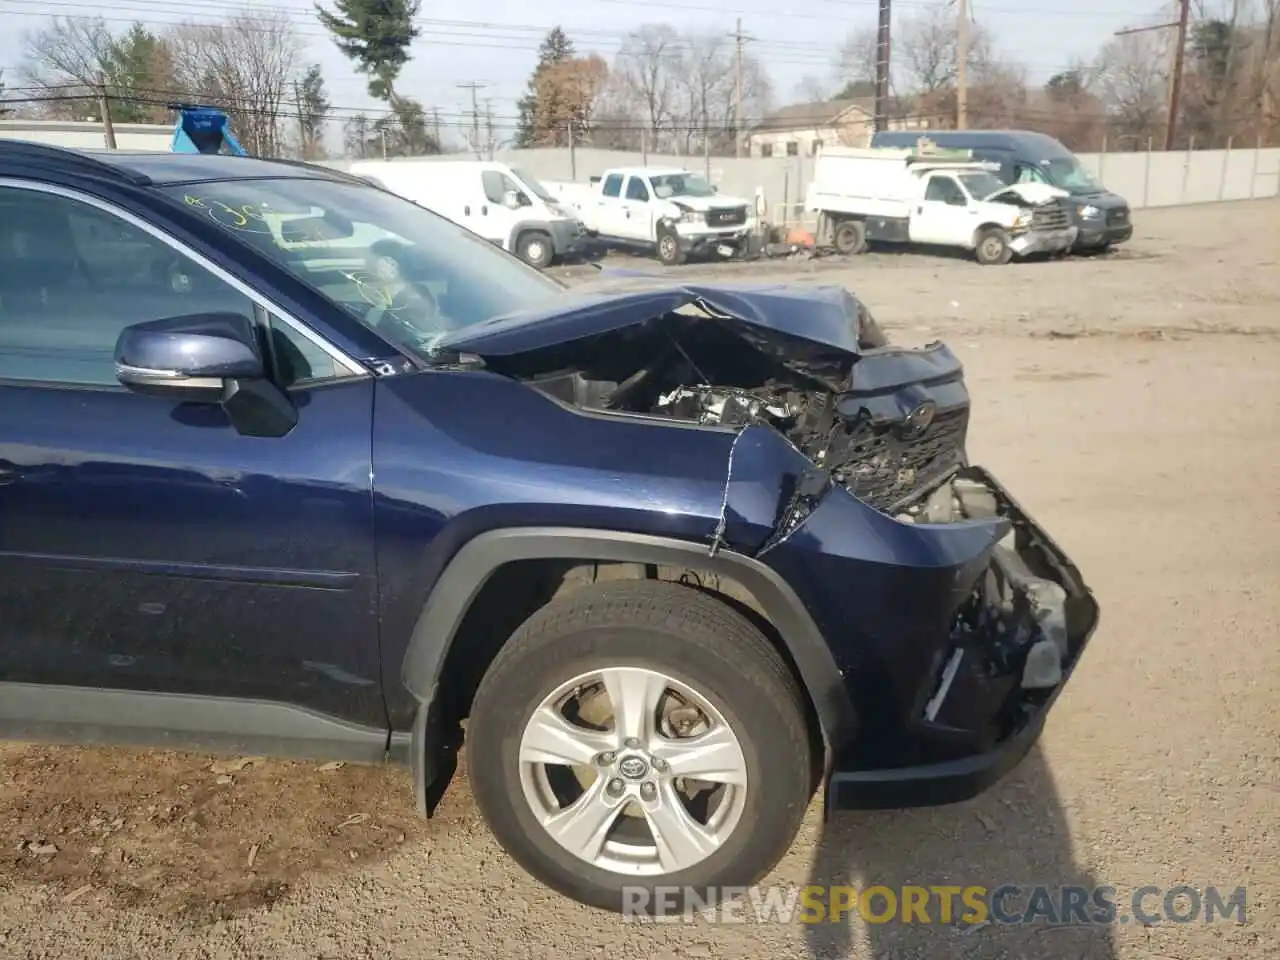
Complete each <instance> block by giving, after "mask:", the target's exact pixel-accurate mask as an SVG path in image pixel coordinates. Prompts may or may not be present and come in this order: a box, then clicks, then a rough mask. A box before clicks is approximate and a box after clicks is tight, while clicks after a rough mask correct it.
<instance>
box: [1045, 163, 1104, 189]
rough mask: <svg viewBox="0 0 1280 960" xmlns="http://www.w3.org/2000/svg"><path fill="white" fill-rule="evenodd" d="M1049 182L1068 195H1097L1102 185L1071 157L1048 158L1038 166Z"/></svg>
mask: <svg viewBox="0 0 1280 960" xmlns="http://www.w3.org/2000/svg"><path fill="white" fill-rule="evenodd" d="M1040 165H1041V166H1042V167H1043V168H1044V171H1045V173H1046V175H1047V176H1048V177H1049V181H1050V182H1051V183H1052V184H1053V185H1054V186H1057V187H1061V188H1062V189H1063V190H1066V191H1067V192H1069V193H1098V192H1099V191H1101V190H1102V185H1101V184H1100V183H1098V181H1097V180H1095V179H1093V177H1092V176H1090V175H1089V172H1088V171H1087V170H1085V168H1084V167H1082V166H1080V161H1079V160H1077V159H1076V158H1075V157H1072V156H1065V157H1050V158H1049V159H1048V160H1044V161H1041V164H1040Z"/></svg>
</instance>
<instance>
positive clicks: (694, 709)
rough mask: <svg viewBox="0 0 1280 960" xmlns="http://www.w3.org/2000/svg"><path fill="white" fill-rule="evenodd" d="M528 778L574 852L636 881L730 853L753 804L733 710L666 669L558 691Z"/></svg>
mask: <svg viewBox="0 0 1280 960" xmlns="http://www.w3.org/2000/svg"><path fill="white" fill-rule="evenodd" d="M519 761H520V782H521V787H522V789H523V793H524V797H525V800H526V801H527V802H528V804H529V806H530V808H531V809H532V811H533V813H534V816H535V817H536V818H537V819H538V822H539V823H541V825H542V827H543V828H544V829H545V830H546V831H547V833H548V834H549V835H550V836H551V838H552V839H554V840H555V841H556V842H557V843H558V844H559V845H560V846H562V847H563V848H565V849H566V850H568V851H569V852H570V853H572V854H573V855H574V856H576V857H578V858H579V859H581V860H583V861H586V862H587V863H590V864H593V865H594V866H596V867H599V868H601V869H605V870H609V871H612V872H615V873H623V874H631V875H655V874H666V873H673V872H676V871H679V870H684V869H686V868H688V867H691V866H693V865H694V864H696V863H698V862H700V861H702V860H704V859H706V858H707V857H709V856H711V855H712V854H713V853H715V852H716V851H717V850H719V849H720V848H721V847H722V846H723V844H724V842H725V841H726V840H727V839H728V837H729V836H730V834H732V832H733V831H734V829H735V828H736V827H737V826H738V824H739V821H740V820H741V817H742V812H743V809H744V807H745V804H746V797H747V790H748V782H747V766H746V759H745V756H744V754H743V750H742V745H741V743H740V742H739V740H738V737H737V735H736V734H735V733H734V731H733V730H732V729H731V728H730V726H729V724H728V723H727V722H726V721H725V719H724V717H723V716H722V715H721V713H720V712H719V711H718V710H717V709H716V708H715V707H714V706H713V705H712V704H711V703H710V702H709V701H708V700H707V698H706V697H705V696H702V695H701V694H699V693H698V692H696V691H695V690H693V689H692V688H690V687H689V686H688V685H686V684H684V683H682V682H680V681H678V680H675V679H674V678H672V677H669V676H666V675H665V674H662V673H659V672H657V671H654V670H648V669H643V668H639V667H611V668H607V669H603V670H599V671H596V672H594V673H591V674H584V675H581V676H578V677H575V678H573V679H572V680H569V681H568V682H566V683H564V684H561V685H560V686H559V687H557V688H556V689H555V690H554V691H552V692H551V693H550V694H549V695H548V696H547V697H546V698H544V699H543V701H542V703H541V704H540V705H539V706H538V708H537V709H536V710H534V711H533V714H532V715H531V716H530V717H529V719H528V720H527V722H526V723H525V727H524V732H523V735H522V737H521V742H520V752H519Z"/></svg>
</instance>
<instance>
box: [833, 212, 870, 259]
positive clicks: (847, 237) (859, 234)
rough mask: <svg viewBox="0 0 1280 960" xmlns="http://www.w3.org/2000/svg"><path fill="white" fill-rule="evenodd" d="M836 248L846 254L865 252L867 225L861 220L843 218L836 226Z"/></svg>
mask: <svg viewBox="0 0 1280 960" xmlns="http://www.w3.org/2000/svg"><path fill="white" fill-rule="evenodd" d="M835 245H836V250H837V251H839V252H840V253H843V254H844V255H846V256H850V255H853V254H858V253H865V252H866V250H867V225H866V224H865V223H863V222H862V221H861V220H844V221H841V223H840V224H839V225H838V226H837V227H836V235H835Z"/></svg>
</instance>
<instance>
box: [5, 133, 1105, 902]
mask: <svg viewBox="0 0 1280 960" xmlns="http://www.w3.org/2000/svg"><path fill="white" fill-rule="evenodd" d="M968 417H969V397H968V393H967V391H966V389H965V386H964V381H963V378H962V374H961V367H960V364H959V362H958V361H957V360H956V358H955V356H954V355H953V354H952V353H951V352H950V351H949V350H948V349H947V348H946V347H945V346H943V345H941V344H935V345H932V346H929V347H926V348H924V349H920V350H906V349H899V348H894V347H892V346H889V345H887V344H886V343H885V340H884V337H883V335H882V333H881V331H880V329H879V328H878V327H877V325H876V323H875V321H874V320H873V319H872V318H871V316H870V315H869V314H868V312H867V311H866V310H865V309H864V308H863V306H862V305H861V304H860V303H859V302H858V301H857V300H856V299H855V298H854V297H853V296H852V295H850V294H849V293H848V292H846V291H844V290H842V289H836V288H823V287H806V288H802V289H801V288H795V287H781V286H763V285H758V286H737V287H729V286H724V287H721V286H689V285H683V284H680V283H678V282H667V281H664V280H662V279H661V278H658V279H654V278H645V277H630V278H625V277H614V278H610V277H606V276H604V275H603V274H602V276H601V277H600V278H599V280H598V282H596V283H594V284H588V285H586V286H585V287H583V288H582V289H576V290H567V289H566V288H564V287H563V286H561V285H560V284H558V283H556V282H554V281H552V280H550V279H548V278H546V277H544V276H542V275H540V274H539V273H537V272H536V271H534V270H533V269H531V268H529V267H527V266H525V265H524V264H523V263H521V262H520V261H519V260H517V259H516V258H514V257H512V256H509V255H507V254H505V253H503V252H502V251H500V250H498V249H495V248H494V247H492V246H491V245H489V244H487V243H486V242H484V241H483V240H480V239H479V238H477V237H475V236H473V235H471V234H470V233H467V232H466V231H464V230H462V229H460V228H457V227H454V226H453V225H451V224H450V223H448V222H447V221H445V220H443V219H441V218H439V217H437V216H435V215H434V214H431V213H429V212H427V211H425V210H423V209H421V208H419V207H417V206H415V205H414V204H412V203H409V202H407V201H405V200H402V199H399V198H398V197H396V196H394V195H392V194H390V193H387V192H386V191H384V190H381V189H379V188H378V187H376V186H373V185H370V184H368V183H365V182H363V181H359V180H356V179H355V178H352V177H348V176H346V175H344V174H340V173H337V172H333V171H329V170H325V169H321V168H316V167H311V166H306V165H302V164H289V163H280V162H267V161H262V160H256V159H248V158H233V157H217V156H174V155H148V154H133V155H130V154H90V153H76V152H71V151H64V150H58V149H53V148H49V147H41V146H36V145H30V144H16V143H8V144H4V145H0V614H2V616H0V734H3V735H4V736H7V737H12V738H23V739H35V740H69V741H75V742H128V743H140V744H157V745H161V746H167V747H174V748H182V749H196V750H209V751H219V752H221V751H230V752H243V753H271V754H277V755H284V756H303V757H317V758H334V759H345V760H355V761H371V762H378V761H383V760H385V759H391V760H395V761H400V762H404V763H407V764H409V765H411V767H412V770H413V775H414V780H415V783H416V786H417V791H418V801H419V804H420V806H421V808H422V810H423V811H424V812H429V811H430V810H431V809H432V808H433V806H434V804H435V802H436V801H437V799H438V797H439V795H440V792H441V790H442V789H443V787H444V785H445V784H447V782H448V780H449V778H450V776H451V774H452V772H453V769H454V757H455V755H456V752H457V750H458V748H459V747H460V746H461V745H462V741H463V734H464V731H465V739H466V745H467V748H468V756H469V758H470V759H469V767H470V777H471V780H472V784H473V787H474V791H475V795H476V798H477V801H478V803H479V805H480V807H481V809H482V811H483V813H484V815H485V817H486V818H487V820H488V822H489V823H490V824H491V826H492V828H493V830H494V832H495V834H496V835H497V837H498V838H499V840H500V841H501V842H502V843H503V845H504V846H505V847H506V849H507V850H509V851H510V853H511V854H512V856H513V857H515V858H516V859H517V860H518V861H519V862H520V863H521V864H523V865H524V866H525V867H526V868H527V869H528V870H529V871H531V872H532V873H533V874H535V875H536V876H537V877H539V878H540V879H542V880H543V881H545V882H546V883H548V884H550V885H551V886H553V887H554V888H556V889H557V890H560V891H562V892H564V893H566V894H568V895H570V896H572V897H575V898H578V899H580V900H582V901H584V902H587V903H592V904H596V905H599V906H604V907H611V908H615V909H617V908H619V907H620V906H621V905H622V898H623V896H624V890H625V889H626V888H637V887H639V888H641V889H642V890H643V889H651V888H653V887H656V886H658V885H662V886H669V887H677V888H681V889H687V888H701V889H704V890H705V889H706V888H707V887H711V886H718V885H722V884H734V885H741V884H748V883H751V882H754V881H755V880H756V879H758V878H759V877H761V876H762V875H763V874H764V873H765V872H766V871H767V870H768V869H769V868H770V867H771V866H772V865H773V864H774V863H775V862H776V861H777V860H778V859H779V858H780V857H781V856H782V855H783V853H784V852H785V851H786V849H787V848H788V846H789V844H790V843H791V842H792V839H793V838H794V836H795V833H796V830H797V829H798V826H799V823H800V820H801V817H802V815H803V813H804V811H805V808H806V806H807V805H808V803H809V801H810V799H811V798H812V796H813V795H814V793H815V792H816V790H817V789H818V788H819V787H825V798H826V803H827V806H828V807H829V808H836V807H842V808H851V807H852V808H859V807H860V808H874V807H896V806H907V805H914V804H933V803H944V802H948V801H952V800H958V799H962V798H965V797H968V796H971V795H973V794H974V793H977V792H978V791H980V790H982V789H984V788H985V787H986V786H988V785H989V784H991V783H993V782H994V781H996V780H997V779H998V778H999V777H1000V776H1001V775H1003V774H1004V773H1005V772H1006V771H1007V770H1009V769H1010V768H1011V767H1013V766H1014V765H1015V764H1016V763H1017V762H1018V761H1019V759H1020V758H1021V757H1022V756H1023V755H1024V754H1025V753H1026V751H1027V750H1028V749H1029V748H1030V746H1031V745H1032V743H1033V742H1034V741H1035V739H1036V737H1037V736H1038V734H1039V732H1040V729H1041V726H1042V724H1043V722H1044V718H1045V714H1046V712H1047V711H1048V709H1049V708H1050V706H1051V705H1052V703H1053V701H1054V698H1055V697H1056V696H1057V694H1058V693H1059V692H1060V690H1061V689H1062V687H1063V684H1064V682H1065V680H1066V678H1067V677H1068V676H1069V675H1070V673H1071V671H1072V669H1073V668H1074V666H1075V664H1076V663H1077V661H1078V659H1079V657H1080V655H1081V652H1082V650H1083V648H1084V646H1085V644H1086V642H1087V641H1088V638H1089V636H1090V635H1091V633H1092V632H1093V629H1094V627H1095V624H1096V621H1097V617H1098V610H1097V605H1096V604H1095V602H1094V600H1093V597H1092V595H1091V593H1090V591H1089V590H1088V588H1087V587H1086V586H1085V584H1084V583H1083V582H1082V580H1081V577H1080V574H1079V572H1078V571H1077V570H1076V568H1075V567H1074V566H1073V565H1072V563H1071V562H1070V561H1069V560H1068V559H1067V558H1066V557H1065V556H1064V554H1063V552H1062V551H1061V550H1060V549H1059V548H1058V547H1057V546H1056V545H1055V544H1054V542H1053V541H1052V540H1051V539H1050V538H1049V537H1048V535H1047V534H1046V533H1045V532H1044V531H1043V530H1042V529H1041V528H1040V527H1039V526H1037V525H1036V523H1035V522H1034V521H1033V520H1031V518H1030V517H1028V516H1027V514H1026V513H1025V512H1023V510H1022V509H1021V508H1020V507H1019V506H1018V504H1017V503H1016V502H1015V501H1014V500H1013V498H1012V497H1011V496H1010V495H1009V494H1008V493H1007V492H1006V491H1005V490H1004V488H1003V487H1002V486H1001V485H1000V484H999V483H997V482H996V480H995V479H994V478H993V477H992V476H991V475H990V474H989V473H987V472H986V471H984V470H983V469H981V468H979V467H976V466H973V465H970V464H969V463H968V461H967V459H966V457H965V452H964V451H965V447H964V443H965V434H966V428H967V424H968Z"/></svg>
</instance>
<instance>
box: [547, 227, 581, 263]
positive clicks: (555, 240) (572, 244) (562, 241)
mask: <svg viewBox="0 0 1280 960" xmlns="http://www.w3.org/2000/svg"><path fill="white" fill-rule="evenodd" d="M586 239H587V230H586V227H585V226H583V224H582V221H580V220H555V221H552V223H551V245H552V247H553V248H554V250H555V255H556V258H557V259H559V258H561V257H567V256H572V255H573V254H575V253H577V252H579V251H580V250H581V249H582V247H583V245H584V243H585V242H586Z"/></svg>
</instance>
